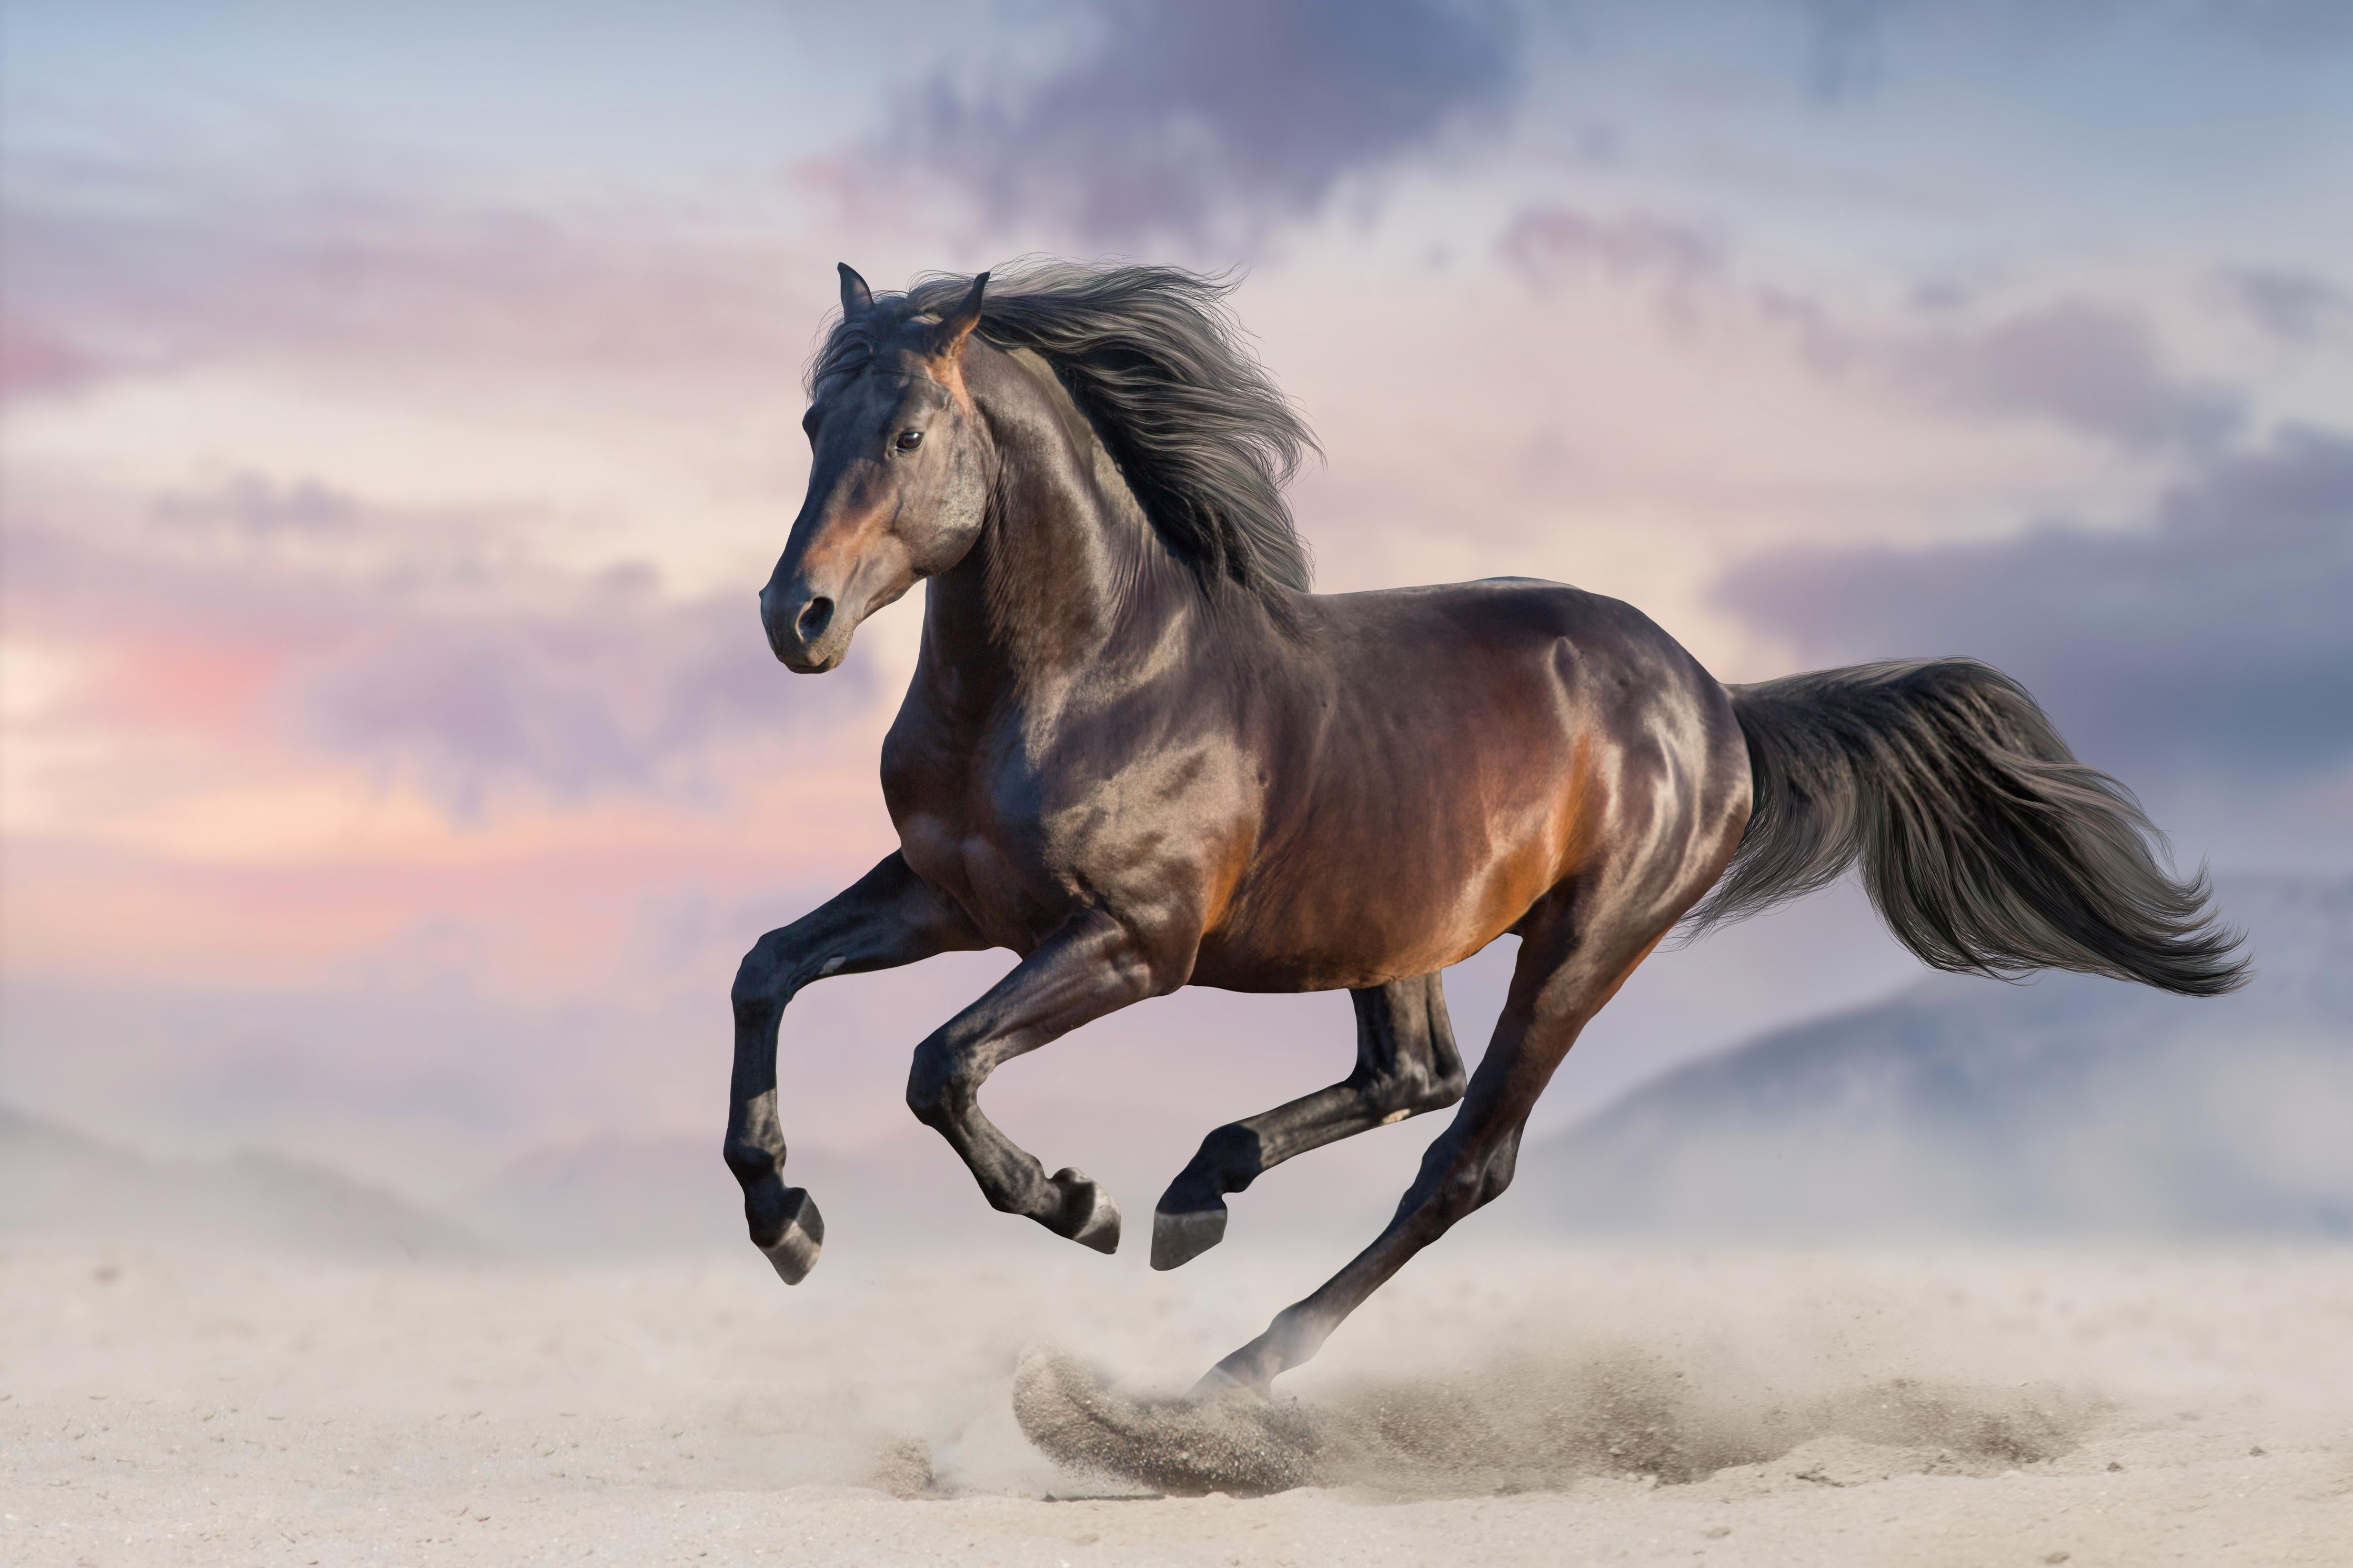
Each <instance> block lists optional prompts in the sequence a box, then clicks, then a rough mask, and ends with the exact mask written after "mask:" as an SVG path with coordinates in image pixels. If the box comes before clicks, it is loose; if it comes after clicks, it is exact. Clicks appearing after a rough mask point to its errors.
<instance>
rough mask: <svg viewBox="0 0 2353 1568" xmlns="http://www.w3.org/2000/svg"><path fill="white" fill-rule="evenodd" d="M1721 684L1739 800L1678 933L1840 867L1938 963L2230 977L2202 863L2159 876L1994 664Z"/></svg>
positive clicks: (2134, 814) (2090, 780)
mask: <svg viewBox="0 0 2353 1568" xmlns="http://www.w3.org/2000/svg"><path fill="white" fill-rule="evenodd" d="M1729 690H1730V692H1731V695H1732V703H1733V710H1734V712H1735V713H1736V714H1737V715H1738V717H1739V721H1740V728H1741V731H1742V732H1743V734H1744V735H1745V736H1746V739H1747V742H1748V759H1749V770H1750V774H1751V777H1752V779H1753V782H1754V785H1755V795H1754V804H1753V805H1752V807H1751V810H1750V814H1749V818H1748V826H1747V828H1746V832H1745V833H1744V834H1743V835H1742V837H1741V841H1740V847H1739V849H1738V850H1737V852H1736V854H1735V855H1734V857H1733V859H1732V864H1731V866H1730V868H1728V869H1727V870H1726V872H1725V875H1724V877H1723V879H1721V880H1719V881H1718V882H1717V883H1716V885H1715V889H1714V890H1713V891H1712V892H1710V893H1709V895H1708V896H1707V898H1706V899H1705V900H1703V901H1702V902H1701V903H1700V905H1699V907H1698V908H1696V909H1695V910H1693V911H1692V913H1691V915H1690V917H1689V924H1690V926H1691V928H1692V929H1693V930H1694V931H1706V930H1707V929H1709V928H1711V927H1713V926H1715V925H1719V924H1722V923H1724V922H1725V921H1732V920H1736V919H1739V918H1740V917H1742V916H1745V915H1749V914H1754V913H1756V912H1757V911H1758V910H1765V909H1769V908H1771V907H1772V906H1774V905H1776V904H1778V903H1780V902H1782V901H1784V900H1788V899H1793V898H1796V897H1798V896H1799V895H1800V894H1804V893H1809V892H1811V891H1813V890H1814V889H1818V888H1820V887H1822V886H1824V885H1826V884H1827V883H1829V882H1831V880H1833V879H1836V878H1837V877H1838V876H1839V875H1840V874H1841V872H1843V871H1844V870H1845V869H1846V868H1847V867H1849V866H1850V865H1852V864H1854V863H1855V862H1856V861H1857V860H1860V861H1861V862H1862V882H1863V887H1864V888H1865V889H1866V890H1868V891H1869V893H1870V895H1871V901H1872V902H1873V905H1875V906H1876V907H1877V908H1878V910H1879V912H1880V915H1881V916H1882V918H1883V919H1884V920H1885V921H1887V923H1888V925H1889V926H1890V927H1891V928H1892V929H1893V930H1894V932H1895V935H1896V937H1897V938H1898V940H1900V941H1901V942H1903V943H1904V945H1905V946H1906V947H1908V948H1910V949H1911V950H1912V951H1913V952H1915V953H1917V954H1919V955H1920V957H1921V958H1922V959H1923V960H1925V961H1926V963H1929V964H1931V965H1933V966H1935V967H1936V968H1938V969H1946V970H1956V971H1961V972H1966V973H1980V974H1992V975H1999V976H2004V977H2008V976H2014V975H2016V974H2019V973H2024V972H2026V971H2030V970H2036V969H2072V970H2078V971H2081V972H2083V973H2088V974H2105V975H2110V976H2113V977H2115V978H2116V979H2119V980H2137V981H2140V982H2142V983H2143V984H2148V985H2154V986H2158V987H2159V988H2161V989H2163V990H2167V991H2175V992H2180V993H2183V994H2188V995H2195V996H2205V995H2213V994H2218V993H2221V992H2224V991H2230V990H2232V989H2234V988H2236V987H2237V986H2239V985H2242V984H2245V982H2246V980H2247V978H2248V972H2247V966H2246V961H2245V959H2244V957H2243V956H2242V954H2241V953H2240V952H2239V951H2238V950H2239V946H2240V938H2239V936H2238V935H2237V933H2235V932H2233V931H2229V930H2227V929H2225V928H2223V927H2221V926H2220V925H2218V924H2217V923H2216V922H2215V919H2214V915H2213V911H2212V910H2211V907H2210V900H2209V891H2210V890H2209V888H2208V884H2207V879H2206V874H2205V871H2204V868H2202V867H2201V868H2200V870H2199V872H2198V874H2197V875H2196V876H2194V877H2191V878H2189V879H2187V880H2184V879H2179V878H2177V877H2176V876H2174V875H2173V874H2172V873H2171V872H2170V871H2169V870H2168V868H2167V867H2166V866H2165V865H2164V864H2163V863H2162V861H2161V860H2160V858H2159V856H2160V854H2161V853H2162V851H2163V847H2164V838H2163V837H2162V836H2161V835H2160V834H2159V833H2158V831H2157V829H2156V828H2155V827H2154V826H2152V825H2151V824H2150V822H2149V820H2148V817H2147V815H2146V814H2145V813H2144V812H2143V811H2142V810H2141V807H2140V803H2139V802H2138V801H2137V800H2135V799H2134V798H2133V795H2132V792H2131V791H2129V790H2127V789H2126V788H2125V786H2124V785H2123V784H2118V783H2117V782H2116V780H2115V779H2112V778H2110V777H2109V776H2108V775H2107V774H2105V773H2101V772H2100V771H2099V770H2097V769H2096V768H2092V767H2087V766H2085V765H2084V763H2079V762H2077V761H2076V760H2075V758H2074V756H2073V753H2072V752H2069V751H2068V749H2067V745H2066V742H2063V741H2062V740H2061V739H2060V738H2059V733H2058V731H2056V730H2055V729H2053V728H2052V723H2051V721H2050V719H2049V718H2048V717H2046V716H2045V715H2044V713H2043V711H2042V709H2041V707H2039V706H2038V705H2037V704H2036V703H2035V700H2034V699H2033V698H2032V697H2031V696H2029V695H2028V694H2027V692H2026V689H2024V688H2023V687H2021V686H2020V685H2019V684H2018V683H2017V682H2016V681H2014V680H2012V679H2010V677H2008V676H2006V675H2004V674H2002V673H2001V672H2000V670H1998V669H1995V668H1992V667H1991V666H1989V665H1986V664H1980V663H1978V661H1977V660H1975V659H1966V658H1941V659H1920V660H1913V661H1906V662H1890V663H1882V664H1863V665H1855V666H1852V667H1851V668H1844V669H1825V670H1817V671H1815V672H1813V673H1811V674H1807V675H1794V676H1790V677H1788V679H1782V680H1773V681H1767V682H1764V683H1762V684H1760V685H1756V686H1735V687H1731V688H1729Z"/></svg>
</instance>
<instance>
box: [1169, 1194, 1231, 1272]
mask: <svg viewBox="0 0 2353 1568" xmlns="http://www.w3.org/2000/svg"><path fill="white" fill-rule="evenodd" d="M1225 1239H1226V1210H1225V1205H1222V1204H1220V1205H1218V1206H1217V1207H1216V1208H1213V1209H1195V1210H1194V1211H1192V1212H1191V1213H1190V1214H1171V1213H1169V1212H1168V1211H1167V1210H1166V1209H1157V1210H1155V1211H1154V1213H1153V1215H1152V1267H1154V1268H1178V1267H1180V1266H1181V1265H1184V1264H1187V1263H1190V1262H1192V1261H1193V1259H1195V1258H1198V1257H1200V1256H1201V1254H1203V1253H1205V1252H1207V1251H1208V1250H1209V1248H1211V1247H1215V1246H1217V1245H1218V1243H1219V1242H1221V1241H1223V1240H1225Z"/></svg>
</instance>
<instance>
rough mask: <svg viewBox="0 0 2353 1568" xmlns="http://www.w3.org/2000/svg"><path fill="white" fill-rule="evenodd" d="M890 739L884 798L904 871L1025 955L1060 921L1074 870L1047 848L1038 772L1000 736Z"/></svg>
mask: <svg viewBox="0 0 2353 1568" xmlns="http://www.w3.org/2000/svg"><path fill="white" fill-rule="evenodd" d="M893 741H894V742H898V743H895V744H891V745H886V746H885V747H884V750H883V764H882V792H883V798H884V800H885V802H886V804H887V805H889V807H890V811H891V818H892V825H893V826H895V827H896V828H897V829H898V832H899V846H900V852H901V854H902V855H903V856H904V857H905V858H906V861H907V864H908V866H909V867H910V868H912V869H913V871H914V873H915V874H916V875H917V876H919V877H921V878H923V879H924V880H925V881H927V882H929V883H931V884H932V885H933V886H934V887H935V888H938V889H941V890H942V891H943V892H945V893H946V894H947V895H948V896H949V897H951V898H953V899H954V900H955V901H956V902H957V904H958V905H960V906H961V907H962V908H963V909H964V910H965V913H966V914H967V915H969V916H970V917H971V918H972V920H973V921H974V923H975V924H976V925H978V926H979V927H980V928H981V930H982V931H984V932H985V933H986V934H987V936H988V938H989V940H990V941H991V942H996V943H997V944H998V945H1000V946H1005V947H1009V948H1012V949H1014V950H1015V951H1017V952H1024V951H1027V950H1028V949H1029V947H1031V946H1033V945H1034V944H1035V942H1037V941H1038V940H1039V938H1041V937H1042V936H1044V935H1045V934H1046V932H1048V931H1051V930H1052V929H1053V928H1054V927H1055V926H1057V925H1059V924H1060V923H1061V921H1062V920H1063V919H1064V918H1066V917H1067V915H1068V914H1069V903H1070V900H1069V895H1068V889H1069V888H1070V887H1071V876H1070V874H1069V873H1070V871H1071V868H1070V867H1069V866H1066V865H1063V864H1061V863H1060V857H1057V856H1056V855H1055V854H1053V853H1052V852H1051V850H1050V838H1051V835H1050V833H1049V831H1048V828H1047V821H1046V818H1047V816H1048V815H1049V812H1050V806H1049V805H1048V802H1047V799H1046V796H1045V794H1044V792H1043V789H1042V787H1041V781H1040V780H1039V777H1038V775H1037V772H1036V770H1035V769H1034V768H1033V767H1032V766H1030V765H1029V764H1028V763H1026V762H1025V761H1024V760H1023V758H1022V754H1021V752H1020V751H1019V749H1018V747H1017V746H1014V745H1011V744H1009V743H1008V742H1007V739H1006V738H1005V737H988V736H979V737H973V738H971V739H969V740H966V741H965V742H963V743H961V744H947V745H943V744H940V743H938V742H937V741H936V740H932V739H929V738H926V739H914V738H902V737H899V736H897V735H895V734H894V736H893Z"/></svg>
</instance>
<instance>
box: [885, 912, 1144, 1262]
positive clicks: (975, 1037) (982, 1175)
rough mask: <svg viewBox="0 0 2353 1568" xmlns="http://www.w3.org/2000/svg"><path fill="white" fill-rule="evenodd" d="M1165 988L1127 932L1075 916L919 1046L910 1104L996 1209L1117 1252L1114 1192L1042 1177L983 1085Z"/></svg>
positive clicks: (1081, 1181)
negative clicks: (1015, 1062)
mask: <svg viewBox="0 0 2353 1568" xmlns="http://www.w3.org/2000/svg"><path fill="white" fill-rule="evenodd" d="M1161 989H1165V987H1164V986H1162V985H1161V984H1158V983H1157V981H1156V980H1155V973H1154V970H1153V966H1152V965H1151V963H1149V962H1148V961H1147V960H1146V959H1145V956H1144V953H1143V952H1142V950H1141V948H1140V947H1139V945H1138V944H1137V943H1136V942H1135V941H1134V938H1133V936H1132V935H1131V934H1130V933H1129V932H1128V931H1126V930H1125V929H1124V927H1122V926H1121V925H1120V924H1119V923H1118V922H1117V921H1113V919H1111V917H1109V916H1108V915H1103V914H1101V913H1098V912H1095V911H1092V910H1090V911H1087V912H1085V913H1082V914H1080V915H1077V916H1075V917H1073V918H1072V919H1071V921H1069V922H1068V923H1067V924H1065V925H1064V926H1063V927H1062V928H1061V929H1060V931H1056V932H1055V933H1054V934H1053V935H1052V936H1050V937H1049V938H1047V939H1046V941H1045V942H1043V943H1041V944H1040V945H1039V947H1038V949H1037V950H1036V951H1035V952H1031V953H1030V954H1029V957H1027V958H1025V959H1023V960H1022V961H1021V963H1019V964H1018V965H1017V966H1015V968H1014V970H1013V973H1010V974H1008V975H1007V976H1006V977H1005V978H1004V979H1003V980H1001V981H999V982H997V984H996V985H995V986H994V987H993V988H991V990H990V991H989V993H988V994H987V995H986V996H983V997H982V998H981V999H980V1000H979V1001H977V1002H976V1003H974V1004H973V1005H971V1006H969V1007H967V1008H965V1010H964V1011H963V1012H962V1013H959V1014H957V1015H956V1016H955V1017H954V1018H952V1019H950V1020H949V1021H948V1022H947V1023H946V1024H944V1025H943V1026H941V1027H940V1028H939V1029H938V1030H937V1031H935V1032H934V1034H933V1035H932V1036H931V1037H929V1038H928V1039H926V1040H924V1041H923V1044H922V1045H920V1046H918V1047H915V1059H914V1063H913V1067H912V1068H910V1069H909V1071H908V1074H907V1107H908V1109H909V1110H913V1112H914V1113H915V1115H916V1117H917V1118H918V1119H919V1120H920V1121H923V1124H924V1125H926V1126H928V1127H931V1128H934V1129H935V1130H936V1131H938V1132H939V1133H940V1134H941V1135H942V1136H943V1137H944V1138H946V1139H947V1141H948V1142H949V1143H950V1144H951V1145H952V1146H953V1147H954V1148H955V1152H957V1154H959V1155H961V1156H962V1157H963V1159H964V1163H965V1165H966V1166H968V1167H969V1168H970V1169H971V1171H972V1174H973V1179H974V1180H975V1181H976V1182H978V1183H979V1184H980V1190H981V1192H982V1194H984V1195H985V1196H986V1197H987V1199H988V1202H989V1204H990V1205H991V1206H992V1207H994V1208H997V1209H1001V1210H1003V1211H1004V1212H1006V1213H1008V1214H1018V1215H1029V1217H1030V1218H1031V1219H1034V1220H1036V1221H1037V1222H1038V1223H1039V1225H1042V1226H1045V1227H1046V1228H1047V1229H1048V1230H1050V1231H1052V1232H1053V1233H1054V1234H1055V1235H1057V1236H1065V1237H1070V1238H1071V1240H1073V1241H1076V1242H1080V1243H1082V1244H1083V1245H1085V1246H1088V1247H1093V1248H1094V1249H1095V1250H1096V1251H1098V1252H1115V1251H1117V1250H1118V1249H1119V1208H1118V1205H1115V1204H1113V1202H1112V1200H1111V1194H1108V1193H1104V1192H1102V1191H1100V1190H1098V1189H1097V1187H1096V1186H1095V1184H1094V1183H1093V1182H1092V1181H1090V1180H1089V1179H1088V1178H1087V1177H1086V1175H1085V1174H1084V1173H1082V1172H1079V1171H1077V1170H1074V1169H1070V1168H1067V1167H1066V1168H1064V1169H1062V1170H1060V1171H1057V1172H1055V1173H1053V1174H1052V1175H1051V1176H1049V1175H1048V1174H1046V1169H1045V1167H1044V1166H1043V1165H1041V1164H1040V1163H1039V1162H1038V1160H1037V1158H1036V1157H1035V1156H1034V1155H1032V1154H1030V1153H1029V1152H1026V1151H1024V1150H1023V1149H1021V1148H1020V1147H1019V1146H1018V1145H1017V1144H1016V1143H1014V1142H1013V1141H1012V1140H1011V1139H1009V1138H1008V1137H1006V1136H1005V1134H1004V1133H1003V1132H1001V1131H998V1130H997V1126H996V1125H995V1124H994V1123H993V1122H991V1121H989V1120H988V1118H987V1117H986V1116H984V1115H982V1114H981V1110H980V1105H979V1094H980V1086H981V1085H982V1084H983V1083H985V1082H986V1081H987V1079H988V1075H989V1074H990V1073H991V1072H992V1071H994V1070H995V1069H996V1068H997V1067H998V1066H999V1065H1000V1064H1002V1063H1004V1062H1006V1061H1008V1060H1010V1059H1011V1058H1015V1057H1018V1056H1020V1055H1022V1054H1023V1053H1024V1052H1028V1051H1034V1050H1036V1049H1037V1048H1038V1047H1039V1046H1042V1045H1045V1044H1047V1043H1048V1042H1049V1041H1051V1040H1053V1039H1056V1038H1058V1037H1060V1036H1062V1035H1065V1034H1068V1033H1069V1032H1070V1031H1071V1030H1072V1029H1075V1028H1077V1027H1078V1026H1081V1025H1082V1024H1086V1023H1090V1022H1092V1020H1094V1019H1096V1018H1100V1017H1102V1016H1103V1015H1105V1014H1106V1013H1112V1012H1116V1011H1117V1010H1118V1009H1120V1008H1122V1007H1124V1006H1126V1005H1128V1004H1130V1003H1131V1002H1138V1001H1141V1000H1143V999H1144V998H1145V997H1146V996H1149V995H1151V994H1154V993H1155V991H1158V990H1161Z"/></svg>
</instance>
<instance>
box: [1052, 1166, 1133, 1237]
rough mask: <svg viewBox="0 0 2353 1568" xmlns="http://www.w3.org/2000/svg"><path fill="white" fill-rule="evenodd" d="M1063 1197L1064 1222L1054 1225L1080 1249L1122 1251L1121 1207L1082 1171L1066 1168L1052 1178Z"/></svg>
mask: <svg viewBox="0 0 2353 1568" xmlns="http://www.w3.org/2000/svg"><path fill="white" fill-rule="evenodd" d="M1050 1179H1051V1180H1052V1182H1053V1184H1054V1185H1055V1186H1056V1187H1057V1188H1059V1189H1060V1192H1061V1194H1062V1212H1061V1215H1060V1218H1061V1223H1060V1225H1056V1226H1051V1227H1050V1228H1052V1229H1053V1230H1055V1231H1058V1232H1060V1234H1061V1235H1063V1236H1067V1237H1070V1238H1071V1240H1072V1241H1075V1242H1077V1243H1078V1244H1079V1245H1080V1246H1081V1247H1093V1248H1094V1249H1095V1250H1096V1251H1097V1252H1117V1251H1118V1250H1119V1205H1117V1204H1115V1203H1113V1202H1112V1200H1111V1194H1109V1193H1107V1192H1104V1191H1103V1189H1102V1188H1101V1187H1098V1186H1096V1185H1095V1184H1094V1183H1093V1182H1092V1181H1091V1180H1089V1179H1088V1177H1087V1174H1086V1173H1085V1172H1083V1171H1079V1170H1074V1169H1072V1168H1071V1167H1070V1166H1068V1165H1065V1166H1064V1167H1063V1168H1062V1169H1060V1170H1059V1171H1057V1172H1055V1173H1054V1174H1053V1176H1052V1177H1051V1178H1050Z"/></svg>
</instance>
